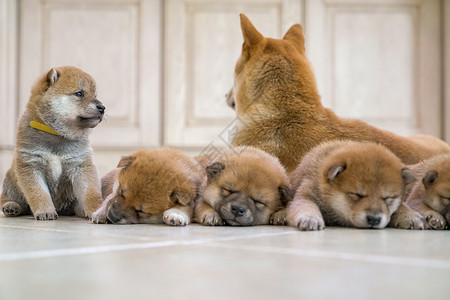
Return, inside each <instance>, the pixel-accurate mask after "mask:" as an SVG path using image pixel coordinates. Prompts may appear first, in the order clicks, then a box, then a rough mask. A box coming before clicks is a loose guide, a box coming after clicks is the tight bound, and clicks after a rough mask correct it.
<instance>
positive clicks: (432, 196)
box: [391, 154, 450, 229]
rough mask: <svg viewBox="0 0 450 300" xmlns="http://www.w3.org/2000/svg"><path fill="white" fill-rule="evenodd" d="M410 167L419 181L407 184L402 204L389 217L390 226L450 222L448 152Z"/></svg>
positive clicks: (440, 225)
mask: <svg viewBox="0 0 450 300" xmlns="http://www.w3.org/2000/svg"><path fill="white" fill-rule="evenodd" d="M410 168H411V169H412V170H413V172H414V174H415V176H416V178H417V179H418V181H416V182H414V183H411V184H409V185H408V186H407V188H406V192H405V194H404V196H403V201H404V203H405V207H403V206H402V207H401V208H399V210H398V211H397V212H396V213H395V214H394V215H393V216H392V221H391V225H392V226H394V227H398V228H404V229H444V228H445V226H446V224H447V222H449V221H450V220H449V219H448V212H447V210H448V207H449V206H450V154H443V155H438V156H435V157H432V158H430V159H427V160H425V161H422V162H420V163H418V164H415V165H413V166H411V167H410ZM408 208H409V209H408ZM446 215H447V221H446V219H445V216H446Z"/></svg>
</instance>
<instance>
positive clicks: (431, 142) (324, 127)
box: [227, 14, 450, 173]
mask: <svg viewBox="0 0 450 300" xmlns="http://www.w3.org/2000/svg"><path fill="white" fill-rule="evenodd" d="M241 28H242V33H243V37H244V43H243V45H242V53H241V56H240V57H239V59H238V61H237V63H236V66H235V70H234V85H233V88H232V89H231V91H230V92H229V93H228V94H227V103H228V104H229V105H230V106H231V107H233V108H234V109H235V110H236V115H237V117H238V118H239V119H240V120H241V121H242V123H243V124H244V125H243V126H241V128H239V131H238V133H237V134H236V136H235V138H234V140H233V145H235V146H241V145H248V146H254V147H258V148H260V149H262V150H265V151H267V152H268V153H270V154H272V155H274V156H276V157H278V158H279V159H280V161H281V163H282V164H283V165H284V166H285V167H286V170H287V172H288V173H290V172H292V171H293V170H294V169H295V168H296V167H297V166H298V164H299V163H300V160H301V158H302V157H303V155H305V154H306V153H307V152H308V151H309V150H310V149H312V148H313V147H314V146H316V145H318V144H320V143H322V142H324V141H329V140H338V139H341V140H342V139H349V140H355V141H374V142H377V143H380V144H383V145H385V146H386V147H387V148H388V149H389V150H391V151H392V152H393V153H394V154H395V155H397V156H398V157H399V158H400V159H401V160H402V161H403V162H404V163H405V164H415V163H417V162H419V161H420V160H423V159H426V158H429V157H431V156H434V155H436V154H439V153H448V152H450V148H449V146H448V145H447V144H445V143H444V142H442V141H440V140H439V139H436V138H433V137H431V136H417V137H412V138H405V137H400V136H398V135H395V134H393V133H391V132H388V131H385V130H380V129H377V128H375V127H372V126H370V125H368V124H366V123H364V122H361V121H358V120H347V119H342V118H339V117H338V116H336V115H335V114H334V113H333V112H332V111H331V110H329V109H327V108H325V107H323V106H322V104H321V101H320V96H319V92H318V90H317V85H316V80H315V78H314V73H313V70H312V67H311V65H310V63H309V61H308V59H307V58H306V55H305V37H304V35H303V31H302V27H301V26H300V25H299V24H296V25H293V26H292V27H291V28H290V29H289V30H288V31H287V33H286V34H285V36H284V37H283V39H281V40H278V39H271V38H265V37H264V36H262V35H261V33H259V32H258V31H257V30H256V29H255V27H254V26H253V25H252V23H251V22H250V21H249V19H248V18H247V17H246V16H245V15H243V14H241Z"/></svg>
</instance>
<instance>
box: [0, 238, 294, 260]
mask: <svg viewBox="0 0 450 300" xmlns="http://www.w3.org/2000/svg"><path fill="white" fill-rule="evenodd" d="M292 233H296V231H287V232H286V231H285V232H277V233H271V234H257V235H253V236H234V237H224V238H216V239H199V240H191V241H163V242H148V243H133V244H125V245H105V246H95V247H82V248H67V249H51V250H40V251H29V252H18V253H4V254H0V262H12V261H20V260H27V259H39V258H54V257H61V256H75V255H85V254H97V253H107V252H116V251H127V250H142V249H151V248H160V247H168V246H176V245H182V246H192V245H200V244H208V243H214V242H223V241H231V240H240V239H244V238H245V239H249V238H260V237H269V236H278V235H287V234H292Z"/></svg>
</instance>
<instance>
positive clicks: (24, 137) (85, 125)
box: [1, 67, 105, 220]
mask: <svg viewBox="0 0 450 300" xmlns="http://www.w3.org/2000/svg"><path fill="white" fill-rule="evenodd" d="M104 112H105V106H104V105H103V104H102V103H101V102H100V101H99V100H98V99H97V95H96V85H95V81H94V79H93V78H92V77H91V76H90V75H89V74H87V73H85V72H83V71H81V70H79V69H77V68H74V67H60V68H53V69H51V70H50V71H49V72H47V73H46V74H44V75H43V76H42V77H40V78H39V79H38V81H37V82H36V84H35V85H34V86H33V88H32V90H31V97H30V100H29V102H28V104H27V109H26V111H25V112H24V114H23V115H22V117H21V118H20V121H19V126H18V132H17V142H16V149H15V155H14V160H13V163H12V167H11V168H10V169H9V171H8V172H7V174H6V177H5V180H4V183H3V192H2V195H1V205H2V210H3V213H4V214H5V216H7V217H12V216H20V215H24V214H33V215H34V217H35V218H36V219H37V220H53V219H56V218H57V217H58V214H60V215H76V216H79V217H88V218H91V216H92V213H93V212H94V211H96V210H97V209H98V208H99V206H100V204H101V201H102V196H101V191H100V181H99V179H98V175H97V168H96V167H95V165H94V163H93V161H92V155H91V148H90V147H89V140H88V137H89V134H90V133H91V130H92V128H94V127H96V126H97V125H98V124H99V123H100V122H101V121H102V118H103V115H104Z"/></svg>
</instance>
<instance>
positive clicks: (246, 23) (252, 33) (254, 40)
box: [239, 14, 264, 47]
mask: <svg viewBox="0 0 450 300" xmlns="http://www.w3.org/2000/svg"><path fill="white" fill-rule="evenodd" d="M239 16H240V17H241V29H242V36H243V37H244V46H248V47H252V46H254V45H256V44H258V43H259V42H260V41H262V40H263V39H264V37H263V35H262V34H261V33H259V31H258V30H256V28H255V26H253V24H252V22H250V20H249V19H248V18H247V16H246V15H244V14H240V15H239Z"/></svg>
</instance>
